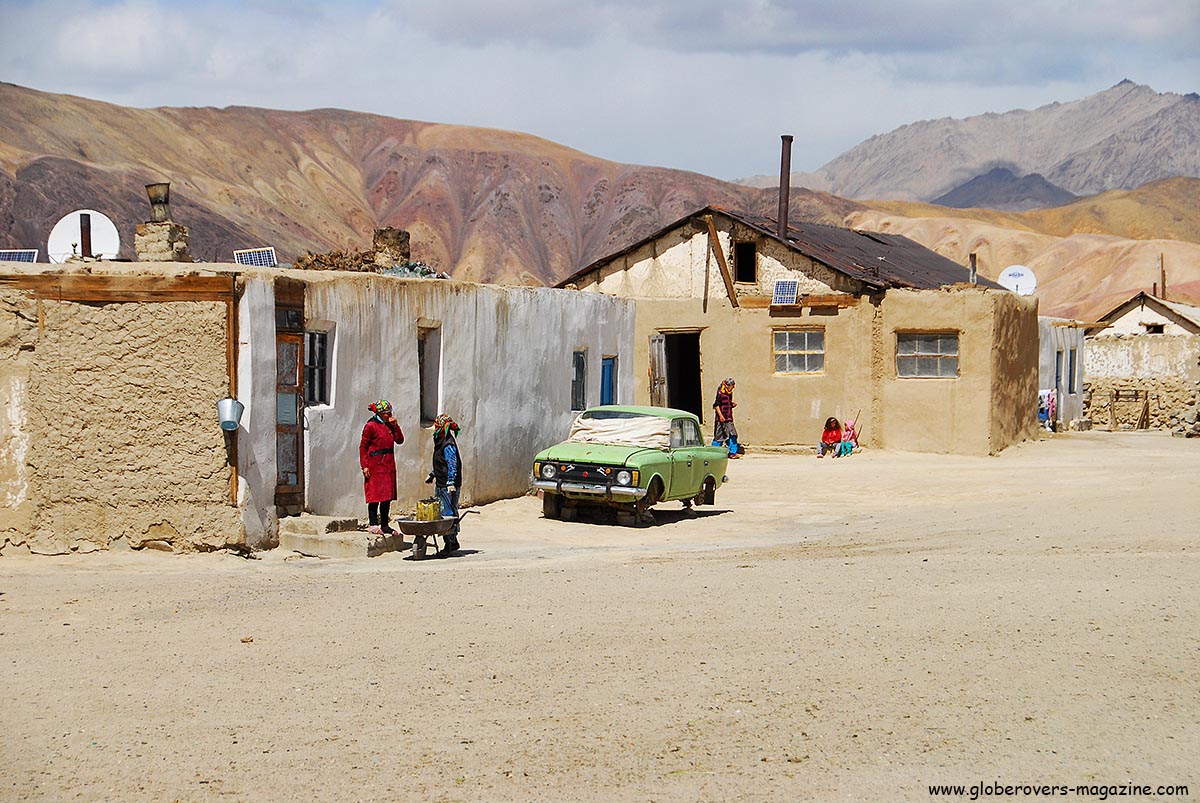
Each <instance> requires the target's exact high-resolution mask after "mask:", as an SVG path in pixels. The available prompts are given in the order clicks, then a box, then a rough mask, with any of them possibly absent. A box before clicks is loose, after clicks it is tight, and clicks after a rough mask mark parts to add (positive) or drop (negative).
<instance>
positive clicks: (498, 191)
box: [0, 84, 861, 284]
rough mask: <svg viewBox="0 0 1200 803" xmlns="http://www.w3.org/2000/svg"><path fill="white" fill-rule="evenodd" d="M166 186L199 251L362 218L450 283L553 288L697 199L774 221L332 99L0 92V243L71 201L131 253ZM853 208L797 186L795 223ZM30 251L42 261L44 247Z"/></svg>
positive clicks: (335, 231)
mask: <svg viewBox="0 0 1200 803" xmlns="http://www.w3.org/2000/svg"><path fill="white" fill-rule="evenodd" d="M161 180H169V181H170V182H171V207H172V215H173V217H174V219H175V220H177V221H178V222H180V223H183V224H186V225H187V226H189V227H190V229H191V243H192V254H193V255H194V256H195V257H196V258H197V259H203V260H210V261H211V260H219V261H230V260H231V259H232V252H233V250H234V249H235V248H246V247H253V246H262V245H272V246H274V247H275V248H276V251H277V252H278V254H279V255H280V257H281V259H282V260H284V261H291V260H293V259H294V258H295V257H296V256H298V255H300V254H302V253H303V252H305V251H324V250H329V249H332V248H361V247H365V246H366V245H368V244H369V243H370V239H371V232H372V230H373V229H374V228H376V227H381V226H396V227H399V228H403V229H407V230H409V231H410V232H411V234H412V252H413V257H414V258H416V259H420V260H422V261H424V262H426V263H429V264H431V265H434V266H436V267H437V268H438V269H441V270H446V271H449V272H450V273H452V274H453V275H454V276H455V277H456V278H459V279H464V280H475V281H491V282H505V283H514V284H516V283H520V284H543V283H553V282H555V281H557V280H558V279H560V278H561V277H564V276H567V275H569V274H571V273H572V272H574V271H575V270H576V269H577V268H578V267H581V266H583V265H586V264H588V263H589V262H591V261H593V260H595V259H597V258H599V257H601V256H603V255H605V254H607V253H610V252H611V251H613V250H617V249H619V248H621V247H623V246H625V245H627V244H629V243H631V242H634V241H636V240H638V239H640V238H642V237H644V236H645V235H647V234H649V233H650V232H652V231H654V230H655V229H657V228H659V227H661V226H662V225H665V224H666V223H667V222H669V221H670V220H673V219H675V218H678V217H680V216H682V215H683V214H685V213H686V212H689V211H692V210H693V209H695V208H698V207H700V206H704V205H706V204H716V205H722V206H726V207H730V208H738V209H745V210H748V211H752V212H756V213H760V214H771V215H774V214H775V209H776V204H777V200H776V198H777V196H776V194H775V191H774V190H758V189H752V188H749V187H744V186H739V185H735V184H730V183H727V182H724V181H719V180H717V179H714V178H709V177H707V176H702V175H698V174H696V173H688V172H684V171H679V170H666V169H661V168H651V167H640V166H636V165H626V164H618V163H615V162H609V161H605V160H603V159H597V158H595V157H592V156H589V155H587V154H585V153H581V152H579V151H575V150H571V149H570V148H566V147H563V146H561V145H557V144H555V143H553V142H549V141H547V140H544V139H539V138H537V137H534V136H529V135H526V134H518V133H513V132H509V131H498V130H490V129H480V128H468V127H464V126H454V125H436V124H432V123H422V122H414V121H411V120H397V119H392V118H387V117H381V116H377V115H369V114H359V113H355V112H347V111H340V110H333V109H322V110H317V111H308V112H283V111H272V110H268V109H254V108H243V107H230V108H224V109H215V108H161V109H130V108H124V107H120V106H113V105H111V104H107V103H100V102H97V101H92V100H86V99H83V98H77V97H71V96H66V95H52V94H48V93H43V92H37V91H34V90H30V89H25V88H22V87H17V86H13V85H11V84H0V247H6V248H14V247H36V248H39V249H40V250H41V252H42V254H43V255H44V254H45V238H46V235H47V233H48V232H49V230H50V228H51V226H53V224H54V222H55V221H56V220H57V219H58V218H59V217H61V216H62V215H64V214H66V213H67V212H70V211H71V210H73V209H79V208H92V209H96V210H99V211H101V212H104V213H105V214H107V215H108V216H109V217H111V218H112V219H113V220H114V221H115V222H116V223H117V224H118V229H119V231H120V232H121V234H122V242H123V243H125V244H126V248H125V253H124V255H125V256H132V253H130V252H131V250H132V249H131V247H130V246H131V245H132V242H133V228H134V226H135V225H136V224H137V223H139V222H141V221H143V220H146V219H147V218H148V216H149V202H148V201H147V199H146V195H145V190H144V185H145V184H147V183H150V182H153V181H161ZM859 208H861V207H860V206H859V205H858V204H855V203H853V202H849V201H844V200H842V199H839V198H835V197H832V196H828V195H825V194H822V193H815V192H805V191H797V192H795V193H793V195H792V205H791V215H792V217H793V219H796V220H815V221H822V222H827V223H840V222H841V220H842V219H843V218H844V217H845V215H846V214H848V213H849V212H851V211H854V210H855V209H859ZM43 258H44V256H43Z"/></svg>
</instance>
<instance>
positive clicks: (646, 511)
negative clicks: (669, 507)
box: [634, 477, 663, 526]
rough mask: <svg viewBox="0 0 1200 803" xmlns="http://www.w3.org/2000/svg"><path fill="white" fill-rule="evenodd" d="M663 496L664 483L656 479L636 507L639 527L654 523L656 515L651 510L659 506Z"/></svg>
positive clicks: (636, 518) (635, 516) (651, 482)
mask: <svg viewBox="0 0 1200 803" xmlns="http://www.w3.org/2000/svg"><path fill="white" fill-rule="evenodd" d="M662 494H663V486H662V482H661V481H660V480H659V479H658V478H657V477H655V478H654V479H652V480H651V481H650V487H649V488H648V489H647V490H646V495H645V496H643V497H642V498H641V500H640V501H638V502H637V503H636V504H635V505H634V519H635V520H636V522H637V525H638V526H645V525H646V524H653V523H654V514H653V513H651V512H650V508H652V507H654V506H655V505H656V504H658V500H659V499H662Z"/></svg>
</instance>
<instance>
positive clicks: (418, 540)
mask: <svg viewBox="0 0 1200 803" xmlns="http://www.w3.org/2000/svg"><path fill="white" fill-rule="evenodd" d="M476 512H478V511H474V510H468V511H465V512H463V513H461V514H459V516H458V518H445V519H434V520H433V521H417V520H416V519H396V529H397V530H399V531H400V532H402V533H404V534H405V535H411V536H412V541H413V546H412V557H413V560H423V559H424V558H425V555H426V553H427V552H428V551H429V542H430V541H431V540H432V541H433V549H434V552H436V551H437V539H438V537H439V536H440V537H441V538H442V539H445V537H446V536H447V535H449V534H450V533H451V532H452V531H453V530H454V528H455V526H456V525H457V524H458V523H459V522H460V521H462V520H463V517H464V516H466V515H467V513H476ZM443 544H444V540H443Z"/></svg>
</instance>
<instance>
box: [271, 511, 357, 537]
mask: <svg viewBox="0 0 1200 803" xmlns="http://www.w3.org/2000/svg"><path fill="white" fill-rule="evenodd" d="M358 527H359V524H358V519H355V518H347V517H345V516H314V515H313V514H311V513H305V514H304V515H302V516H285V517H284V518H281V519H280V520H279V536H280V538H282V537H283V534H284V533H289V534H292V535H324V534H325V533H343V532H350V531H352V530H357V529H358Z"/></svg>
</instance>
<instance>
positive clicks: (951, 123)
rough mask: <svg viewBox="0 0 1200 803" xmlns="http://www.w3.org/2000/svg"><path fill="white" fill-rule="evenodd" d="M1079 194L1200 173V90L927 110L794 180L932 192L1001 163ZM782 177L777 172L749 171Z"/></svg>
mask: <svg viewBox="0 0 1200 803" xmlns="http://www.w3.org/2000/svg"><path fill="white" fill-rule="evenodd" d="M997 167H999V168H1005V169H1007V170H1009V171H1011V172H1012V173H1013V174H1014V175H1016V176H1024V175H1027V174H1030V173H1039V174H1041V176H1042V177H1043V178H1044V179H1045V180H1046V181H1048V182H1049V183H1051V184H1053V185H1055V186H1057V187H1060V188H1062V189H1064V190H1067V191H1068V192H1069V193H1072V194H1074V195H1094V194H1096V193H1099V192H1104V191H1105V190H1113V189H1126V190H1129V189H1134V188H1135V187H1140V186H1142V185H1143V184H1146V183H1148V182H1151V181H1156V180H1158V179H1162V178H1172V177H1175V176H1193V177H1195V176H1200V95H1196V94H1194V93H1193V94H1187V95H1177V94H1173V93H1169V92H1155V91H1154V90H1153V89H1151V88H1150V87H1148V86H1143V85H1140V84H1135V83H1133V82H1132V81H1128V80H1125V81H1122V82H1121V83H1119V84H1117V85H1116V86H1114V87H1112V88H1110V89H1107V90H1105V91H1103V92H1099V93H1097V94H1095V95H1091V96H1089V97H1086V98H1083V99H1082V100H1076V101H1072V102H1070V103H1052V104H1050V105H1048V106H1042V107H1040V108H1037V109H1033V110H1032V111H1028V110H1025V109H1017V110H1014V111H1009V112H1004V113H1002V114H994V113H993V114H982V115H978V116H976V117H968V118H966V119H963V120H957V119H954V118H949V117H947V118H942V119H940V120H922V121H921V122H917V123H912V124H910V125H905V126H901V127H900V128H897V129H896V130H894V131H890V132H888V133H886V134H879V135H877V136H873V137H871V138H870V139H868V140H866V141H864V142H862V143H860V144H859V145H856V146H855V147H853V148H851V149H850V150H848V151H846V152H845V153H843V154H842V155H841V156H838V157H837V158H836V159H834V160H833V161H831V162H829V163H828V164H826V165H825V166H823V167H821V168H820V169H818V170H816V171H815V172H813V173H794V174H792V184H793V186H797V185H798V186H804V187H810V188H813V189H817V190H821V191H824V192H831V193H834V194H836V195H839V196H842V197H844V198H854V199H859V200H861V199H867V198H871V199H881V198H886V199H898V200H910V201H911V200H920V201H931V200H933V199H935V198H938V197H939V196H942V195H945V194H946V193H949V192H951V191H953V190H954V189H956V188H958V187H960V186H962V185H963V184H965V183H967V182H969V181H970V180H971V179H973V178H975V177H977V176H982V175H984V174H986V173H988V172H989V171H991V170H992V169H994V168H997ZM744 183H747V184H749V185H751V186H759V187H768V186H774V185H776V184H778V177H777V176H755V177H753V178H750V179H745V181H744Z"/></svg>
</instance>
